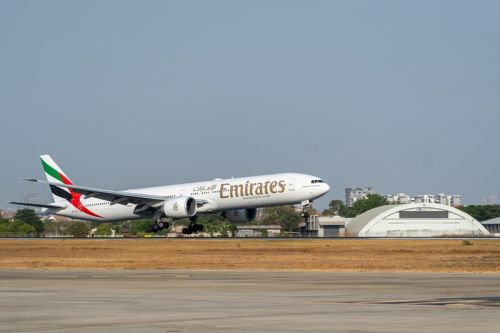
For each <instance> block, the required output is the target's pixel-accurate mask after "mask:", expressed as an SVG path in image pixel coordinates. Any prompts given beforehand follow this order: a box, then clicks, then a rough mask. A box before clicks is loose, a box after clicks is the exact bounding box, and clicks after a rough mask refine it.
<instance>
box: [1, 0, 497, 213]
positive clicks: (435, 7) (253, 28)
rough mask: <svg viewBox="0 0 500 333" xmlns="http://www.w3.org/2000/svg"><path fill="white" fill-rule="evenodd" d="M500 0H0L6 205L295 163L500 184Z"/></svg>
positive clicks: (489, 186)
mask: <svg viewBox="0 0 500 333" xmlns="http://www.w3.org/2000/svg"><path fill="white" fill-rule="evenodd" d="M499 14H500V2H498V1H480V2H472V1H413V2H409V1H408V2H403V1H376V2H374V1H314V2H309V1H247V2H242V1H238V2H237V1H210V2H207V1H169V2H167V1H145V2H143V1H140V2H139V1H105V2H104V1H84V2H65V1H50V2H39V1H22V2H21V1H5V0H2V1H0V41H1V45H2V46H1V50H2V52H0V73H1V75H0V86H1V89H0V110H1V115H2V125H3V126H2V127H1V130H0V152H1V154H2V166H1V171H2V172H1V173H0V185H1V191H0V208H6V207H7V205H6V204H5V201H7V200H19V199H22V197H23V196H24V195H25V194H26V193H31V192H34V193H36V194H37V195H39V196H40V197H42V198H47V200H49V191H48V189H47V188H46V186H42V185H37V184H32V183H23V182H20V181H19V180H18V179H19V178H20V177H35V178H43V173H42V169H41V166H40V161H39V158H38V156H39V155H41V154H44V153H48V154H50V155H51V156H52V157H53V158H54V159H55V160H56V162H57V163H58V164H59V165H60V166H61V167H62V168H63V170H64V171H65V172H66V173H67V174H68V176H69V177H71V178H72V180H73V181H74V182H75V183H77V184H79V185H84V186H92V187H98V188H106V189H126V188H133V187H144V186H150V185H151V186H152V185H163V184H175V183H181V182H189V181H196V180H205V179H212V178H216V177H231V176H250V175H258V174H264V173H275V172H287V171H296V172H304V173H309V174H313V175H317V176H319V177H321V178H323V179H324V180H325V181H326V182H328V183H329V184H330V186H331V187H332V190H331V192H330V193H329V194H328V195H327V196H326V197H324V198H323V199H321V200H320V201H319V203H318V205H317V206H319V208H325V207H326V206H327V202H328V201H329V200H331V199H333V198H340V199H344V188H345V187H351V186H360V185H372V186H374V187H375V190H376V192H378V193H384V194H389V193H397V192H407V193H410V194H419V193H437V192H446V193H449V194H454V193H457V194H462V195H463V201H464V203H466V204H471V203H479V202H480V201H481V198H482V197H483V196H486V195H495V196H498V197H500V186H499V170H500V154H499V153H498V143H499V138H500V134H499V133H500V132H499V131H498V126H499V124H500V93H499V92H500V62H499V61H498V59H500V43H499V41H500V20H498V17H499Z"/></svg>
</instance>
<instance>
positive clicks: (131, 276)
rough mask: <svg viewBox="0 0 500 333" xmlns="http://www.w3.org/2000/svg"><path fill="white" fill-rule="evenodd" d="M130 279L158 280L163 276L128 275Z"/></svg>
mask: <svg viewBox="0 0 500 333" xmlns="http://www.w3.org/2000/svg"><path fill="white" fill-rule="evenodd" d="M126 277H128V278H139V279H141V278H146V279H158V278H161V275H127V276H126Z"/></svg>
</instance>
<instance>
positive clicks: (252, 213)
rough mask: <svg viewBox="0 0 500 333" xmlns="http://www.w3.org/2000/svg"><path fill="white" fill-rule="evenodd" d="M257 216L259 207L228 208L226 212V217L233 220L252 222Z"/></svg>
mask: <svg viewBox="0 0 500 333" xmlns="http://www.w3.org/2000/svg"><path fill="white" fill-rule="evenodd" d="M256 216H257V209H256V208H250V209H234V210H226V211H225V212H224V217H225V218H226V219H228V220H229V221H231V222H250V221H253V220H255V217H256Z"/></svg>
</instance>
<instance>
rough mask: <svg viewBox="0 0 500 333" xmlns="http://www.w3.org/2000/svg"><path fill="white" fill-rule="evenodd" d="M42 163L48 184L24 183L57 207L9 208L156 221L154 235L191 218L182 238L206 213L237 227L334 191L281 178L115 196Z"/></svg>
mask: <svg viewBox="0 0 500 333" xmlns="http://www.w3.org/2000/svg"><path fill="white" fill-rule="evenodd" d="M40 159H41V162H42V167H43V170H44V172H45V176H46V179H47V180H46V181H44V180H37V179H22V180H26V181H31V182H36V183H44V184H48V185H49V187H50V191H51V192H52V196H53V198H54V202H52V203H49V204H38V203H29V202H19V201H9V203H11V204H15V205H24V206H33V207H39V208H42V209H43V211H44V213H46V214H53V215H60V216H65V217H69V218H72V219H81V220H89V221H101V222H114V221H123V220H134V219H143V218H152V219H153V220H154V221H155V223H154V224H153V225H152V226H151V227H150V231H152V232H157V231H159V230H162V229H165V228H168V227H169V223H168V222H167V221H169V220H175V219H182V218H188V219H189V225H188V226H187V227H185V228H184V229H183V230H182V233H183V234H187V235H189V234H191V233H197V232H201V231H203V225H201V224H197V223H196V218H197V217H198V216H199V215H201V214H211V213H222V214H223V216H224V217H225V218H226V219H228V220H230V221H232V222H248V221H252V220H254V219H255V217H256V213H257V208H261V207H269V206H280V205H292V204H298V203H301V204H302V205H303V207H305V206H306V205H308V204H310V203H312V201H313V200H314V199H317V198H319V197H321V196H323V195H324V194H326V193H327V192H328V191H329V190H330V187H329V186H328V184H327V183H325V182H324V181H323V180H321V179H320V178H318V177H315V176H311V175H306V174H301V173H279V174H271V175H262V176H252V177H242V178H230V179H221V178H217V179H214V180H211V181H202V182H195V183H187V184H178V185H167V186H156V187H145V188H135V189H129V190H125V191H112V190H104V189H97V188H91V187H85V186H78V185H75V184H73V182H72V181H71V180H70V179H69V178H68V176H66V174H65V173H64V172H63V171H62V170H61V168H59V166H58V165H57V164H56V163H55V162H54V160H53V159H52V158H51V157H50V156H49V155H41V156H40Z"/></svg>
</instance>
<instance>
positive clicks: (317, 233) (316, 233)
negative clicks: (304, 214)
mask: <svg viewBox="0 0 500 333" xmlns="http://www.w3.org/2000/svg"><path fill="white" fill-rule="evenodd" d="M347 220H348V219H347V218H345V217H341V216H338V215H335V216H318V215H311V216H309V218H308V219H307V221H306V222H302V223H300V224H299V230H300V234H301V236H302V237H342V236H344V231H345V224H346V221H347Z"/></svg>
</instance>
